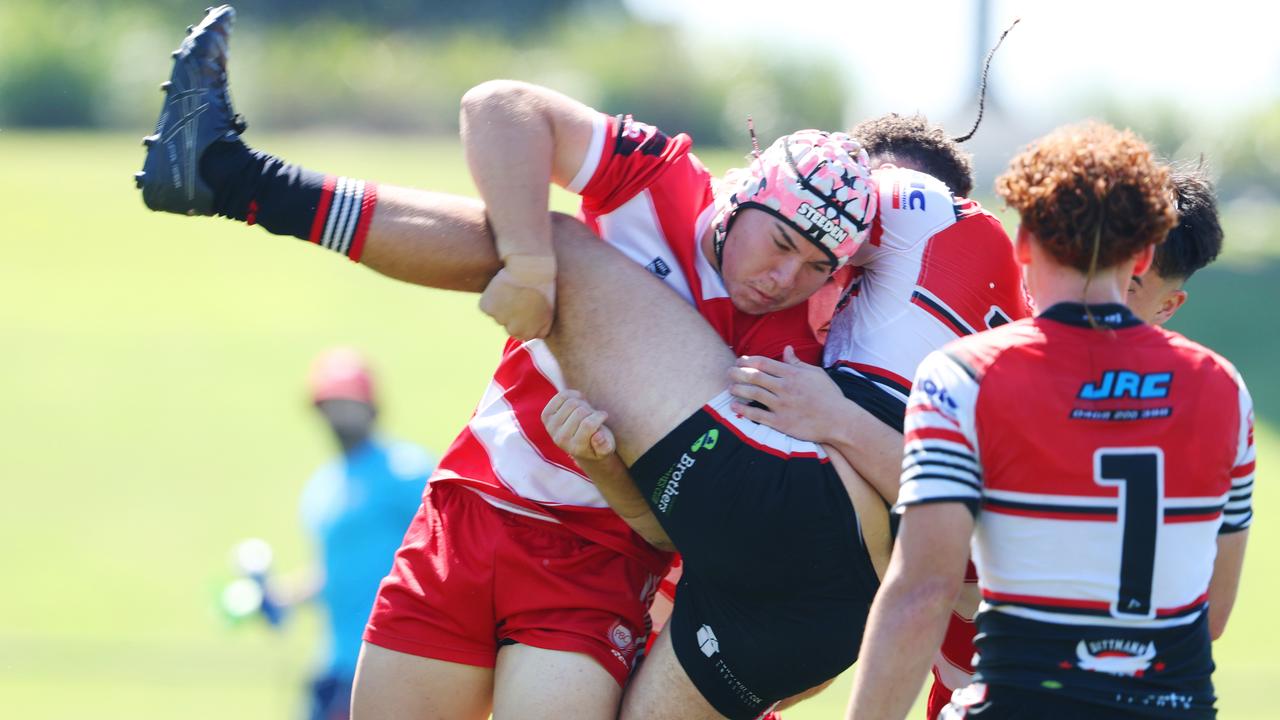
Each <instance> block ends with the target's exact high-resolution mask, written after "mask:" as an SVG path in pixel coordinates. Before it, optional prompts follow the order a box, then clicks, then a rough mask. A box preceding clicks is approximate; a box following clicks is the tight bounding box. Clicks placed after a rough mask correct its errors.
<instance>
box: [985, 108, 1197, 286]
mask: <svg viewBox="0 0 1280 720" xmlns="http://www.w3.org/2000/svg"><path fill="white" fill-rule="evenodd" d="M1168 183H1169V170H1168V168H1166V167H1164V166H1162V165H1160V164H1158V163H1156V161H1155V160H1154V159H1153V158H1152V157H1151V148H1150V147H1148V146H1147V144H1146V143H1145V142H1143V140H1142V138H1140V137H1138V136H1137V135H1135V134H1134V133H1133V132H1132V131H1129V130H1117V129H1115V128H1113V127H1111V126H1110V125H1106V124H1104V123H1100V122H1092V121H1091V122H1086V123H1082V124H1080V125H1069V126H1066V127H1061V128H1058V129H1057V130H1054V131H1053V132H1050V133H1049V134H1048V135H1045V136H1044V137H1042V138H1040V139H1039V140H1037V141H1035V142H1034V143H1033V144H1031V145H1030V146H1028V147H1027V148H1026V149H1024V150H1022V152H1020V153H1018V154H1017V155H1016V156H1014V158H1013V160H1012V161H1010V163H1009V169H1008V170H1006V171H1005V172H1004V174H1003V175H1001V176H1000V177H998V178H996V192H998V193H999V194H1000V196H1001V197H1003V198H1004V200H1005V202H1007V203H1008V204H1009V205H1010V207H1012V208H1014V209H1015V210H1017V211H1018V215H1019V216H1021V221H1022V226H1023V227H1024V228H1026V229H1027V230H1028V231H1029V232H1030V233H1031V234H1032V235H1034V236H1035V238H1036V240H1037V241H1038V242H1039V243H1040V246H1041V247H1043V248H1044V249H1045V250H1047V251H1048V252H1049V254H1050V255H1052V256H1053V257H1054V259H1056V260H1057V261H1058V262H1060V263H1062V264H1063V265H1067V266H1069V267H1072V268H1075V269H1076V270H1079V271H1080V272H1083V273H1088V274H1089V275H1090V277H1092V275H1093V271H1094V270H1095V269H1101V268H1108V267H1112V266H1114V265H1116V264H1117V263H1120V262H1123V261H1124V260H1126V259H1127V258H1130V257H1132V256H1133V255H1135V254H1136V253H1138V252H1141V251H1142V249H1143V248H1144V247H1145V246H1147V245H1150V244H1152V243H1158V242H1160V241H1162V240H1164V239H1165V235H1166V234H1168V232H1169V230H1170V229H1171V228H1172V227H1173V226H1174V223H1175V222H1177V213H1175V212H1174V209H1173V198H1172V197H1171V195H1170V192H1169V184H1168Z"/></svg>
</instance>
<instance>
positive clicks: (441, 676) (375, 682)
mask: <svg viewBox="0 0 1280 720" xmlns="http://www.w3.org/2000/svg"><path fill="white" fill-rule="evenodd" d="M601 672H603V670H602V671H601ZM492 698H493V670H492V669H490V668H483V667H475V666H472V665H462V664H460V663H451V662H445V661H443V660H432V659H430V658H422V657H417V656H416V655H406V654H404V653H398V652H395V651H393V650H387V649H385V648H380V647H378V646H376V645H370V644H369V643H365V644H364V647H362V648H361V649H360V662H359V664H358V665H357V666H356V682H355V690H354V691H353V692H352V696H351V717H352V718H353V720H484V719H485V718H486V717H488V716H489V710H490V706H491V704H492V702H493V701H492Z"/></svg>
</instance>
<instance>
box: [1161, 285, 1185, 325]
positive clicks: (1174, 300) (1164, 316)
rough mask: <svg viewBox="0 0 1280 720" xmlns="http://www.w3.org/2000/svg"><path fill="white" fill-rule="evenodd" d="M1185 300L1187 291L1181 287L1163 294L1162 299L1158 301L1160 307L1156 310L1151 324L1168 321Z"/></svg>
mask: <svg viewBox="0 0 1280 720" xmlns="http://www.w3.org/2000/svg"><path fill="white" fill-rule="evenodd" d="M1186 302H1187V291H1186V290H1183V289H1182V288H1178V289H1177V290H1174V291H1173V292H1170V293H1169V294H1168V295H1165V296H1164V300H1163V301H1162V302H1161V303H1160V309H1159V310H1158V311H1156V316H1155V318H1154V319H1153V324H1155V325H1163V324H1165V323H1167V322H1169V318H1171V317H1173V316H1174V314H1175V313H1177V312H1178V308H1180V307H1182V306H1183V305H1184V304H1185V303H1186Z"/></svg>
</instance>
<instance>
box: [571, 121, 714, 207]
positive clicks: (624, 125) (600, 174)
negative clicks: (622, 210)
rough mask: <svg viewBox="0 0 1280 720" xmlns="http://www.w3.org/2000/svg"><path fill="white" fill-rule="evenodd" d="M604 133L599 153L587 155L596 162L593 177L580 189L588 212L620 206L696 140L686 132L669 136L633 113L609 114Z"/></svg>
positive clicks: (677, 159)
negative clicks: (637, 119)
mask: <svg viewBox="0 0 1280 720" xmlns="http://www.w3.org/2000/svg"><path fill="white" fill-rule="evenodd" d="M603 133H604V138H603V143H602V144H601V145H600V151H599V154H598V155H597V156H595V157H594V158H592V157H588V158H587V163H591V162H593V161H594V162H595V163H596V164H595V167H594V169H592V170H591V173H590V179H589V180H587V181H586V183H585V185H584V186H583V187H582V189H581V190H578V191H577V192H578V194H579V195H581V196H582V211H583V213H585V214H587V215H605V214H607V213H610V212H612V211H613V210H615V209H617V208H618V207H619V206H620V205H622V204H623V203H625V202H626V201H628V200H630V199H631V198H632V197H634V196H635V195H636V193H638V192H640V191H641V190H644V189H645V188H647V187H649V186H650V185H652V184H653V182H654V181H655V180H657V179H658V178H659V177H661V176H662V174H663V173H665V172H666V171H667V170H668V169H670V168H671V167H672V166H674V165H676V164H677V163H679V162H681V161H682V160H683V159H684V158H685V156H687V155H688V154H689V148H690V147H691V146H692V144H693V141H692V140H690V138H689V136H688V135H685V134H684V133H681V134H679V135H676V136H675V137H668V136H667V135H666V134H665V133H663V132H662V131H661V130H659V129H658V128H656V127H654V126H652V125H649V124H646V123H642V122H638V121H636V120H634V119H633V118H632V117H631V116H630V115H618V116H616V117H606V118H605V122H604V127H603ZM591 147H592V148H593V149H594V148H595V147H596V143H594V142H593V143H592V145H591ZM589 152H590V151H589ZM584 170H585V168H584ZM571 189H575V188H571Z"/></svg>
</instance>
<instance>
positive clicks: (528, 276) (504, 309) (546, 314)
mask: <svg viewBox="0 0 1280 720" xmlns="http://www.w3.org/2000/svg"><path fill="white" fill-rule="evenodd" d="M596 117H597V113H596V112H595V111H594V110H592V109H591V108H589V107H587V106H586V105H583V104H582V103H580V102H577V101H576V100H573V99H571V98H569V97H566V96H564V95H561V94H560V93H557V92H555V91H553V90H549V89H547V88H544V87H539V86H537V85H529V84H527V83H520V82H515V81H511V80H492V81H489V82H486V83H483V84H481V85H477V86H476V87H474V88H472V89H471V90H469V91H468V92H467V94H466V95H465V96H463V98H462V112H461V125H462V144H463V148H464V149H465V151H466V155H467V164H468V165H470V167H471V177H472V179H473V180H474V181H475V183H476V187H477V189H479V191H480V197H481V199H482V200H483V201H484V204H485V207H486V212H487V218H488V223H489V227H490V228H491V229H492V231H493V236H494V242H495V244H496V246H497V252H498V256H499V257H501V258H502V270H501V271H499V273H498V275H497V276H496V277H495V278H494V280H493V282H491V283H490V284H489V286H488V287H487V288H486V289H485V293H484V295H483V296H482V297H481V298H480V309H481V310H483V311H485V312H486V313H488V314H490V315H492V316H493V317H494V319H496V320H498V322H500V323H502V324H503V325H504V326H505V327H506V328H507V331H508V332H509V333H511V334H512V335H513V336H515V337H517V338H520V339H530V338H535V337H545V336H546V335H547V333H548V332H550V330H551V322H552V318H553V317H554V312H555V291H556V285H555V277H556V260H555V254H554V253H553V252H552V248H551V221H550V218H549V216H548V215H547V202H548V186H549V185H550V183H551V182H552V181H554V182H556V183H558V184H560V185H568V184H569V183H570V182H571V181H572V180H573V177H574V175H575V174H576V173H577V171H578V169H579V168H580V167H581V166H582V161H583V158H585V157H586V154H587V151H588V147H589V146H590V144H591V137H592V128H593V124H594V122H595V119H596Z"/></svg>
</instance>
